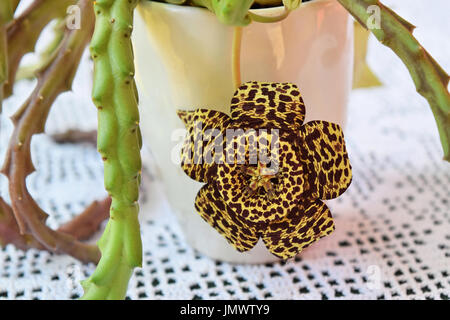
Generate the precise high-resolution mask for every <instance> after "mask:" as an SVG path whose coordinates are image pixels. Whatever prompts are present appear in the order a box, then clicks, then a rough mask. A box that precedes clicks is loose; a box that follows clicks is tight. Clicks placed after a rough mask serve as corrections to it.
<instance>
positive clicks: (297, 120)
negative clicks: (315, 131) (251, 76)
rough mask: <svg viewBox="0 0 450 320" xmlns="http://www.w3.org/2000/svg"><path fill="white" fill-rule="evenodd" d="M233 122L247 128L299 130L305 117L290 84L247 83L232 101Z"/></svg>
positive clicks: (294, 89)
mask: <svg viewBox="0 0 450 320" xmlns="http://www.w3.org/2000/svg"><path fill="white" fill-rule="evenodd" d="M231 118H232V119H233V121H234V124H235V125H238V126H246V127H249V128H254V129H260V128H280V129H281V128H288V129H292V130H296V129H299V128H300V126H301V125H302V124H303V121H304V120H305V105H304V104H303V99H302V97H301V94H300V91H299V90H298V87H297V86H296V85H295V84H292V83H271V82H256V81H254V82H247V83H244V84H243V85H242V86H240V87H239V89H238V90H237V91H236V93H235V94H234V97H233V99H232V100H231Z"/></svg>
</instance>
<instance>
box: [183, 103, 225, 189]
mask: <svg viewBox="0 0 450 320" xmlns="http://www.w3.org/2000/svg"><path fill="white" fill-rule="evenodd" d="M177 114H178V116H179V117H180V119H181V120H182V121H183V122H184V124H185V126H186V129H187V130H188V132H187V134H186V137H185V140H184V143H183V148H182V150H181V168H182V169H183V170H184V172H185V173H186V174H187V175H188V176H189V177H191V178H192V179H194V180H197V181H199V182H209V181H211V180H212V179H213V177H214V176H215V174H216V171H217V164H218V163H220V162H222V161H223V152H222V151H218V152H215V150H216V149H215V148H216V147H217V148H218V149H217V150H223V147H222V146H223V139H224V132H225V129H226V127H227V126H228V125H229V123H230V120H231V119H230V117H229V116H228V115H226V114H225V113H222V112H219V111H215V110H207V109H197V110H194V111H184V110H179V111H177Z"/></svg>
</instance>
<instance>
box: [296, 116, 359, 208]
mask: <svg viewBox="0 0 450 320" xmlns="http://www.w3.org/2000/svg"><path fill="white" fill-rule="evenodd" d="M300 138H301V140H302V143H301V158H302V160H303V161H305V162H306V163H307V166H308V168H309V170H308V178H307V180H308V181H309V184H310V185H311V190H312V192H313V193H314V194H315V195H316V196H317V198H320V199H324V200H325V199H333V198H336V197H338V196H340V195H341V194H342V193H344V191H345V190H347V188H348V186H349V185H350V183H351V181H352V167H351V165H350V161H349V159H348V154H347V149H346V147H345V141H344V134H343V132H342V129H341V127H340V126H339V125H337V124H334V123H330V122H326V121H311V122H308V123H306V124H305V125H304V126H303V127H302V128H301V130H300ZM313 197H315V196H313Z"/></svg>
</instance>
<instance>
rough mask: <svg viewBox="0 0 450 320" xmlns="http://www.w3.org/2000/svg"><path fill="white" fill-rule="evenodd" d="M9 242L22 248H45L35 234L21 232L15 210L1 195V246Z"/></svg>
mask: <svg viewBox="0 0 450 320" xmlns="http://www.w3.org/2000/svg"><path fill="white" fill-rule="evenodd" d="M7 244H13V245H14V246H15V247H16V248H18V249H21V250H28V249H40V250H43V249H45V248H44V247H43V246H42V245H41V244H40V243H39V241H37V240H36V239H35V238H34V237H33V236H30V235H22V234H20V230H19V227H18V226H17V222H16V218H15V217H14V213H13V210H12V209H11V207H10V206H9V205H8V204H7V203H6V202H5V201H4V200H3V199H2V198H1V197H0V246H6V245H7Z"/></svg>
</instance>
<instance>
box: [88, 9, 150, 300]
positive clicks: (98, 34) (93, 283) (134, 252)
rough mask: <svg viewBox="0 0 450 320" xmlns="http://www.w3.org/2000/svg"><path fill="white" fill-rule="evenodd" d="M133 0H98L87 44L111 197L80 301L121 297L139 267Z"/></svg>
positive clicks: (139, 144) (139, 142) (106, 178)
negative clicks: (96, 258)
mask: <svg viewBox="0 0 450 320" xmlns="http://www.w3.org/2000/svg"><path fill="white" fill-rule="evenodd" d="M137 2H138V1H137V0H97V1H96V2H95V5H94V11H95V14H96V24H95V31H94V36H93V38H92V42H91V54H92V58H93V59H94V88H93V100H94V103H95V105H96V106H97V108H98V139H97V141H98V142H97V145H98V150H99V152H100V154H101V156H102V158H103V161H104V162H103V163H104V171H105V188H106V190H107V191H108V193H109V195H110V196H111V198H112V203H111V210H110V219H109V222H108V224H107V226H106V230H105V232H104V234H103V236H102V238H101V239H100V241H99V242H98V245H99V247H100V250H101V252H102V258H101V260H100V262H99V264H98V266H97V269H96V270H95V271H94V273H93V274H92V275H91V277H90V278H89V279H87V280H85V281H83V283H82V285H83V288H84V290H85V293H84V296H83V299H111V300H112V299H123V298H125V295H126V290H127V286H128V281H129V279H130V277H131V274H132V272H133V269H134V268H135V267H139V266H141V263H142V244H141V237H140V228H139V221H138V211H139V206H138V196H139V183H140V174H141V157H140V149H141V136H140V130H139V112H138V107H137V103H138V102H137V96H136V87H135V83H134V64H133V49H132V45H131V39H130V36H131V32H132V25H133V12H134V8H135V6H136V4H137Z"/></svg>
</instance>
